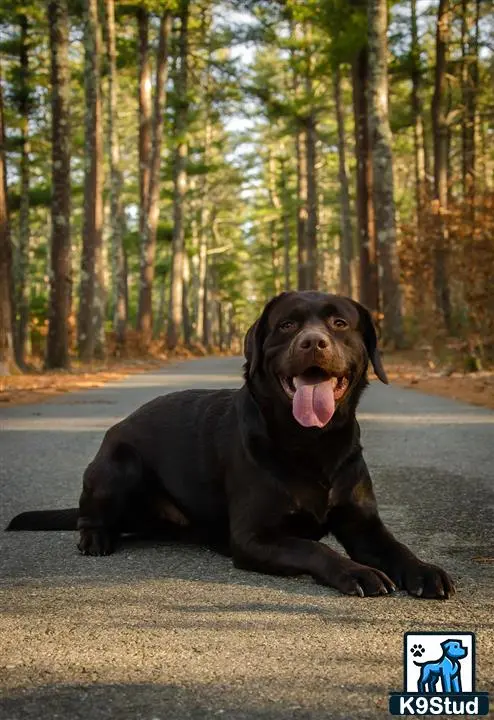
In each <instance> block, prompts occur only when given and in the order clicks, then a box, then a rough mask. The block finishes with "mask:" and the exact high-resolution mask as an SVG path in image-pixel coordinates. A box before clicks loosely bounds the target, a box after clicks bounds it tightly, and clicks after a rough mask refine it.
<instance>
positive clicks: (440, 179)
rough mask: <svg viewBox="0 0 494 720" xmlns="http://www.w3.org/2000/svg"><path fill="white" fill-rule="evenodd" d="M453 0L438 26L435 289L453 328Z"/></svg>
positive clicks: (443, 3)
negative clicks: (450, 141) (450, 80)
mask: <svg viewBox="0 0 494 720" xmlns="http://www.w3.org/2000/svg"><path fill="white" fill-rule="evenodd" d="M449 13H450V8H449V0H439V8H438V16H437V30H436V69H435V84H434V96H433V99H432V128H433V135H434V217H435V236H434V290H435V296H436V309H437V311H438V312H439V314H440V315H441V318H442V321H443V323H444V326H445V327H446V329H447V330H448V331H449V330H450V329H451V300H450V291H449V283H448V270H447V260H448V245H449V236H448V225H447V219H446V214H447V212H448V114H447V112H448V92H447V90H448V80H447V70H448V68H447V65H448V60H447V44H448V42H449Z"/></svg>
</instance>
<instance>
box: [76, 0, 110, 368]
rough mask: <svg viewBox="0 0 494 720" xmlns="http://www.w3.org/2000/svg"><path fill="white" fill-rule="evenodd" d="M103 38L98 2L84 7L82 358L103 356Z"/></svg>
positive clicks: (80, 340)
mask: <svg viewBox="0 0 494 720" xmlns="http://www.w3.org/2000/svg"><path fill="white" fill-rule="evenodd" d="M100 52H101V45H100V37H99V24H98V5H97V0H85V5H84V90H85V105H86V107H85V117H84V125H85V137H84V222H83V237H82V256H81V287H80V305H79V327H78V345H79V357H80V359H81V360H84V361H85V362H89V361H91V360H92V359H93V356H94V355H95V354H96V353H98V354H101V351H102V348H101V347H98V346H101V326H102V313H103V310H104V307H102V300H103V298H102V290H103V278H102V222H103V193H102V190H103V182H102V181H103V177H102V175H103V164H102V161H103V143H102V126H101V96H100V85H99V83H100Z"/></svg>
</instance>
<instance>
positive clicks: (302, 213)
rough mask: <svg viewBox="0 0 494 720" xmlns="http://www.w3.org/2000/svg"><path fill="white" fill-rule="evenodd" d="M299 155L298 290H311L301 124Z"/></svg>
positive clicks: (304, 139) (304, 145) (304, 144)
mask: <svg viewBox="0 0 494 720" xmlns="http://www.w3.org/2000/svg"><path fill="white" fill-rule="evenodd" d="M295 148H296V153H297V276H298V289H299V290H310V280H309V250H308V237H307V235H308V228H307V220H308V215H309V213H308V200H307V135H306V133H305V130H304V128H303V126H302V125H300V124H299V127H298V129H297V134H296V136H295Z"/></svg>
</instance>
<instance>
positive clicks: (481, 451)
mask: <svg viewBox="0 0 494 720" xmlns="http://www.w3.org/2000/svg"><path fill="white" fill-rule="evenodd" d="M240 367H241V361H240V360H239V359H236V358H233V359H232V358H221V359H209V358H207V359H201V360H193V361H188V362H184V363H177V364H175V365H169V366H167V367H166V368H165V369H164V370H163V371H160V372H155V373H152V374H145V375H138V376H133V377H131V378H129V379H127V380H125V381H123V382H119V383H114V384H110V385H107V386H105V387H104V388H99V389H94V390H90V391H86V392H82V393H74V394H63V395H60V396H59V397H57V398H56V399H54V400H52V401H50V402H46V403H43V404H38V405H26V406H19V407H12V408H9V407H5V408H1V409H0V429H1V432H0V488H1V494H0V498H1V502H0V526H2V527H3V526H5V524H6V523H7V522H8V520H9V519H10V518H11V517H12V516H13V515H14V514H16V513H18V512H21V511H23V510H28V509H35V508H40V509H41V508H50V507H71V506H74V505H76V504H77V499H78V496H79V492H80V483H81V473H82V471H83V470H84V467H85V466H86V464H87V463H88V462H89V460H90V459H91V458H92V456H93V454H94V453H95V451H96V450H97V448H98V445H99V443H100V441H101V438H102V436H103V434H104V431H105V429H106V428H107V427H108V426H110V425H111V424H112V423H114V422H115V421H116V420H117V419H119V418H121V417H122V416H124V415H126V414H127V413H129V412H130V411H131V410H133V409H135V408H136V407H137V406H139V405H140V404H142V403H143V402H146V401H147V400H149V399H151V398H152V397H155V396H156V395H158V394H162V393H166V392H169V391H170V390H175V389H179V388H186V387H211V388H216V387H229V386H230V387H233V386H236V385H238V384H239V383H240ZM360 420H361V425H362V430H363V443H364V447H365V452H366V457H367V461H368V464H369V466H370V468H371V471H372V473H373V477H374V482H375V487H376V494H377V497H378V501H379V504H380V508H381V514H382V515H383V517H384V518H385V520H386V521H387V523H388V524H389V526H390V527H391V529H392V530H393V531H394V532H395V534H397V535H398V536H399V538H400V539H401V540H403V541H405V542H407V543H408V544H409V545H410V547H411V548H413V549H414V550H415V551H416V552H417V553H418V554H419V555H421V556H422V557H423V558H424V559H429V560H431V561H433V562H435V563H437V564H442V565H443V566H444V567H445V568H446V569H447V570H449V571H450V572H451V573H452V574H453V576H454V577H455V578H456V580H457V582H458V594H457V596H456V597H455V598H454V599H453V600H450V601H446V602H439V601H428V600H417V599H413V598H410V597H408V596H406V595H404V594H402V593H397V594H395V595H393V596H390V597H384V598H368V599H360V598H350V597H343V596H341V595H339V594H338V593H336V592H334V591H332V590H330V589H328V588H323V587H320V586H318V585H316V584H315V583H313V582H312V580H311V579H310V578H305V577H304V578H298V579H290V578H288V579H287V578H275V577H269V576H263V575H260V574H256V573H248V572H243V571H240V570H235V569H234V568H233V567H232V565H231V562H230V560H229V559H227V558H224V557H220V556H218V555H215V554H214V553H212V552H211V551H208V550H207V549H205V548H201V547H191V546H176V545H175V546H174V545H170V544H166V543H163V544H146V543H143V542H141V543H130V544H126V545H125V547H124V548H123V549H122V550H120V552H119V553H118V554H116V555H113V556H111V557H107V558H88V557H81V556H79V554H78V553H77V551H76V547H75V534H74V533H67V532H65V533H62V532H54V533H1V532H0V613H1V614H0V696H1V699H0V718H1V720H17V719H19V720H20V719H21V718H22V719H23V720H24V718H27V719H29V718H36V719H37V720H45V719H46V720H53V719H55V718H57V719H62V720H78V719H79V718H81V719H82V718H84V720H100V719H103V718H105V719H106V718H119V719H121V720H141V719H142V720H184V719H185V718H197V719H198V720H202V719H203V718H218V717H224V718H234V719H235V720H237V719H239V720H240V719H242V718H263V719H264V718H266V719H273V720H274V719H276V720H282V719H283V720H287V719H288V718H345V720H353V719H355V718H365V719H367V718H369V719H372V718H383V717H387V715H388V711H387V702H388V701H387V695H388V692H389V691H391V690H400V689H402V687H403V686H402V676H403V675H402V673H403V668H402V656H403V633H404V632H405V631H407V630H416V631H420V630H469V631H474V632H475V633H476V637H477V689H478V690H490V692H491V693H492V692H493V690H494V683H493V680H494V603H493V600H494V564H493V563H492V558H493V556H494V550H493V537H494V532H493V516H494V513H493V510H494V413H493V412H490V411H488V410H483V409H480V408H476V407H473V406H469V405H465V404H461V403H458V402H454V401H450V400H447V399H444V398H436V397H432V396H427V395H424V394H421V393H418V392H414V391H409V390H404V389H401V388H398V387H384V386H382V385H380V384H379V385H378V384H377V383H373V384H372V386H371V388H370V389H369V391H368V392H367V394H366V395H365V398H364V400H363V402H362V405H361V409H360ZM488 558H491V562H490V563H489V562H488ZM491 698H492V696H491ZM491 702H492V699H491Z"/></svg>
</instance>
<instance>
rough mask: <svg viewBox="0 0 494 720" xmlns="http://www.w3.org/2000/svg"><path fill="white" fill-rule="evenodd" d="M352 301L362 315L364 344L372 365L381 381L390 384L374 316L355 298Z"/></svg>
mask: <svg viewBox="0 0 494 720" xmlns="http://www.w3.org/2000/svg"><path fill="white" fill-rule="evenodd" d="M352 303H353V304H354V305H355V307H356V308H357V310H358V312H359V315H360V330H361V332H362V337H363V339H364V345H365V348H366V350H367V354H368V356H369V360H370V361H371V363H372V367H373V368H374V372H375V373H376V375H377V377H378V378H379V380H380V381H381V382H383V383H384V384H385V385H389V380H388V378H387V376H386V372H385V370H384V367H383V364H382V360H381V353H380V352H379V348H378V347H377V334H376V328H375V327H374V323H373V321H372V316H371V314H370V312H369V311H368V310H367V308H365V307H364V306H363V305H361V304H360V303H358V302H356V301H355V300H352Z"/></svg>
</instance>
